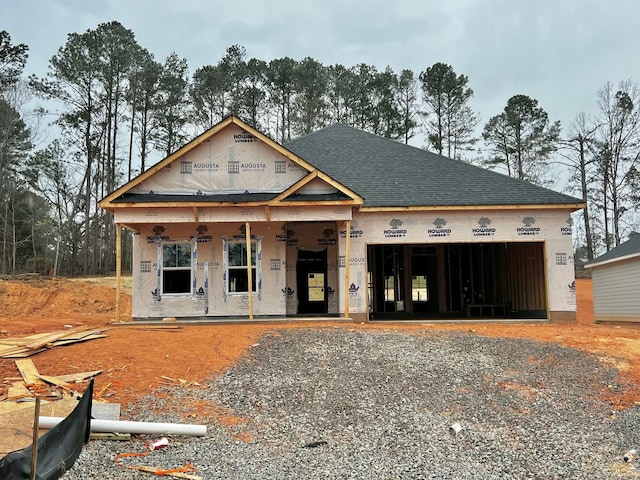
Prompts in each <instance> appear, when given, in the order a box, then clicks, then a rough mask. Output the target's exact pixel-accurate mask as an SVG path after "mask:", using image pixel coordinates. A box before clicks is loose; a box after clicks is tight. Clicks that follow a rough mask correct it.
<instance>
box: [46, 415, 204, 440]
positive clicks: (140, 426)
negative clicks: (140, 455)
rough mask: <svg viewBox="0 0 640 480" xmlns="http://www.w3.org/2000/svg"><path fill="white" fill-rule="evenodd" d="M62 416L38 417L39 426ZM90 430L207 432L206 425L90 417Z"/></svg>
mask: <svg viewBox="0 0 640 480" xmlns="http://www.w3.org/2000/svg"><path fill="white" fill-rule="evenodd" d="M62 420H64V417H40V428H53V427H55V426H56V425H57V424H58V423H60V422H61V421H62ZM90 431H92V432H96V433H97V432H102V433H105V432H111V433H147V434H154V435H172V434H173V435H194V436H196V437H201V436H203V435H206V434H207V426H206V425H185V424H182V423H150V422H129V421H123V420H99V419H95V418H92V419H91V425H90Z"/></svg>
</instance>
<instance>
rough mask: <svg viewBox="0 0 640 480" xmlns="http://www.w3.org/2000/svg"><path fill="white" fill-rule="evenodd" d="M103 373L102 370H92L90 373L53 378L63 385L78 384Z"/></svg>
mask: <svg viewBox="0 0 640 480" xmlns="http://www.w3.org/2000/svg"><path fill="white" fill-rule="evenodd" d="M103 371H104V370H92V371H91V372H80V373H69V374H67V375H56V376H55V377H53V378H57V379H58V380H60V381H61V382H64V383H80V382H84V381H86V380H89V379H90V378H92V377H95V376H97V375H100V374H101V373H102V372H103Z"/></svg>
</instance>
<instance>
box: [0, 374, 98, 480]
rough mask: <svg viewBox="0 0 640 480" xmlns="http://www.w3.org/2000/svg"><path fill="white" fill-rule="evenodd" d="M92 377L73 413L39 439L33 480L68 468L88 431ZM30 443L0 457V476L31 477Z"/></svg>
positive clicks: (51, 479) (47, 479) (46, 479)
mask: <svg viewBox="0 0 640 480" xmlns="http://www.w3.org/2000/svg"><path fill="white" fill-rule="evenodd" d="M92 397H93V380H91V383H89V386H88V387H87V389H86V390H85V392H84V394H83V395H82V398H81V399H80V401H79V402H78V405H76V407H75V408H74V409H73V412H71V413H70V414H69V416H67V417H66V418H65V419H63V420H62V421H61V422H60V423H59V424H58V425H56V426H55V427H53V428H52V429H51V430H49V431H48V432H46V433H45V434H44V435H42V436H41V437H40V438H39V439H38V457H37V467H36V477H35V478H36V479H38V480H55V479H57V478H60V477H61V476H62V474H63V473H64V472H66V471H67V470H69V469H70V468H71V466H72V465H73V463H74V462H75V461H76V459H77V458H78V456H79V455H80V452H81V451H82V447H83V445H84V444H85V443H87V442H88V441H89V435H90V434H91V423H90V422H91V401H92ZM31 451H32V445H29V446H28V447H26V448H23V449H22V450H16V451H15V452H11V453H10V454H9V455H7V456H6V457H4V458H3V459H1V460H0V479H2V480H29V479H30V478H31Z"/></svg>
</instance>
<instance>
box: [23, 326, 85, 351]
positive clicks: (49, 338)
mask: <svg viewBox="0 0 640 480" xmlns="http://www.w3.org/2000/svg"><path fill="white" fill-rule="evenodd" d="M84 330H91V327H89V326H83V327H76V328H74V329H71V330H59V331H56V332H51V333H50V334H49V335H46V336H44V337H43V338H41V339H39V340H36V341H35V342H31V343H29V344H27V345H25V347H26V348H28V349H29V350H36V349H38V348H41V347H44V346H45V345H47V344H49V343H53V342H55V341H56V340H61V339H63V338H65V337H70V336H72V335H74V334H76V333H78V332H81V331H84Z"/></svg>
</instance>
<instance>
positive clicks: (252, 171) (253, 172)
mask: <svg viewBox="0 0 640 480" xmlns="http://www.w3.org/2000/svg"><path fill="white" fill-rule="evenodd" d="M306 174H307V172H306V171H305V170H304V169H303V168H302V167H300V166H299V165H298V164H297V163H294V162H292V161H290V160H289V159H287V158H286V157H284V156H283V155H282V154H280V153H279V152H278V151H276V150H274V149H273V148H271V147H270V146H268V145H266V144H264V143H263V142H262V141H260V140H259V139H258V138H256V137H255V136H253V135H251V134H250V133H247V132H245V131H244V130H243V129H242V128H240V127H238V126H235V125H232V126H229V127H227V128H226V129H225V130H224V131H221V132H220V133H219V134H217V135H216V136H214V137H212V138H210V139H208V140H206V141H204V142H203V143H201V144H200V145H198V146H196V147H195V148H193V149H192V150H190V151H189V152H187V153H186V154H184V155H183V156H182V157H180V158H178V159H176V160H174V161H173V162H171V163H170V164H169V165H167V166H166V167H165V168H163V169H162V170H160V171H159V172H157V173H156V174H155V175H153V176H151V177H149V178H148V179H146V180H144V181H143V182H142V183H140V184H139V185H137V186H135V187H134V188H132V189H131V193H149V192H155V193H161V194H181V195H188V194H197V193H198V192H200V193H203V194H207V193H217V194H220V193H225V192H227V193H242V192H244V191H249V192H282V191H283V190H285V189H286V188H287V187H289V186H291V185H293V184H294V183H295V182H297V181H298V180H300V179H301V178H302V177H304V176H305V175H306Z"/></svg>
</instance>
